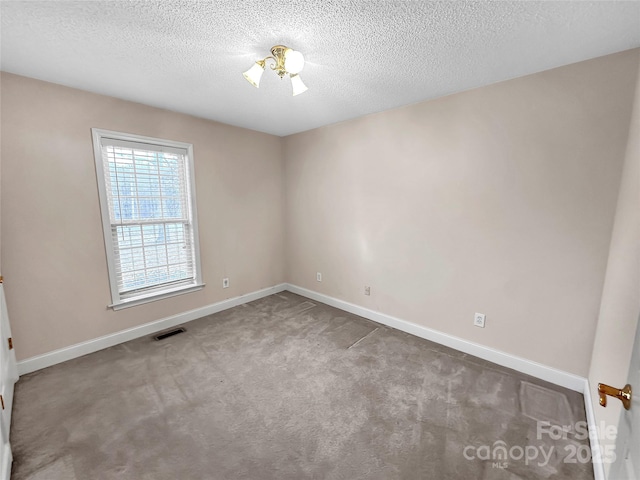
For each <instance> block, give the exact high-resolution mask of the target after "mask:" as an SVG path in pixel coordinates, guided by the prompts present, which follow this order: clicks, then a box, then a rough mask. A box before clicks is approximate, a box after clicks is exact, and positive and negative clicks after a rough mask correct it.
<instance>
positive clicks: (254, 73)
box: [242, 62, 264, 88]
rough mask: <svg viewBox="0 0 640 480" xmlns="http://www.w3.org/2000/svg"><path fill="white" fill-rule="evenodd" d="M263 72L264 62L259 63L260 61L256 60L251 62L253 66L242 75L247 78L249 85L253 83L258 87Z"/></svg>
mask: <svg viewBox="0 0 640 480" xmlns="http://www.w3.org/2000/svg"><path fill="white" fill-rule="evenodd" d="M263 73H264V64H262V65H260V63H258V62H256V63H254V64H253V66H252V67H251V68H250V69H249V70H247V71H246V72H244V73H243V74H242V75H244V78H246V79H247V82H249V83H250V84H251V85H253V86H254V87H256V88H259V87H260V78H262V74H263Z"/></svg>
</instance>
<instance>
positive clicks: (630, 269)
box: [589, 72, 640, 469]
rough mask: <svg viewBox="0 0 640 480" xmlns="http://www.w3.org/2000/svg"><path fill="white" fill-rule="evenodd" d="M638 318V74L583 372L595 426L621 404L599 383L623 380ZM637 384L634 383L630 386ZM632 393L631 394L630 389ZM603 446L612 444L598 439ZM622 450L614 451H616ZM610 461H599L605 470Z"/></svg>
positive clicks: (613, 419)
mask: <svg viewBox="0 0 640 480" xmlns="http://www.w3.org/2000/svg"><path fill="white" fill-rule="evenodd" d="M639 317H640V72H639V76H638V83H637V86H636V95H635V102H634V109H633V117H632V120H631V127H630V129H629V141H628V145H627V152H626V157H625V163H624V170H623V176H622V181H621V184H620V193H619V196H618V207H617V209H616V216H615V223H614V227H613V234H612V236H611V246H610V249H609V262H608V264H607V273H606V278H605V282H604V289H603V293H602V303H601V305H600V315H599V319H598V326H597V329H596V336H595V341H594V345H593V356H592V359H591V368H590V370H589V383H590V386H591V397H592V400H593V404H594V405H595V407H594V408H595V415H596V420H597V422H598V424H600V422H605V423H606V424H607V425H616V426H617V425H618V419H619V418H620V413H621V411H622V403H621V402H618V401H617V400H611V401H609V402H608V404H607V408H602V407H600V406H599V405H598V395H597V385H598V383H599V382H602V383H607V384H609V385H613V386H616V387H622V386H624V385H625V384H626V383H627V376H628V373H629V362H630V360H631V353H632V349H633V341H634V335H633V333H634V332H635V331H636V328H637V325H638V318H639ZM637 387H638V386H636V385H634V388H637ZM634 395H635V392H634ZM601 442H602V443H603V444H607V443H612V439H610V438H601ZM622 453H623V452H622V451H620V450H618V451H617V454H618V455H621V454H622ZM609 466H610V464H608V463H607V464H605V467H606V468H607V469H608V468H609Z"/></svg>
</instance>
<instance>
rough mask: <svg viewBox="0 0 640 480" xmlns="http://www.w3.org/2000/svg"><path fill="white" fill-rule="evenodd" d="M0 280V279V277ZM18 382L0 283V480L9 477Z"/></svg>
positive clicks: (5, 305) (9, 328)
mask: <svg viewBox="0 0 640 480" xmlns="http://www.w3.org/2000/svg"><path fill="white" fill-rule="evenodd" d="M0 278H1V277H0ZM17 381H18V369H17V366H16V354H15V350H14V349H13V343H12V340H11V326H10V325H9V316H8V314H7V304H6V303H5V298H4V287H3V285H2V283H0V395H1V396H2V397H1V398H0V408H1V410H0V480H8V479H9V477H10V476H11V461H12V455H11V444H10V443H9V433H10V430H11V410H12V406H13V386H14V384H15V382H17Z"/></svg>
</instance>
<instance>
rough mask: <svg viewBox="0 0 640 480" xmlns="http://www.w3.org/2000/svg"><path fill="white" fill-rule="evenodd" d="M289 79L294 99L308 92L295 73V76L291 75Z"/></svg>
mask: <svg viewBox="0 0 640 480" xmlns="http://www.w3.org/2000/svg"><path fill="white" fill-rule="evenodd" d="M290 77H291V87H292V88H293V96H294V97H295V96H296V95H300V94H301V93H304V92H306V91H307V90H308V89H307V86H306V85H305V84H304V83H303V82H302V79H301V78H300V75H298V74H297V73H296V74H291V75H290Z"/></svg>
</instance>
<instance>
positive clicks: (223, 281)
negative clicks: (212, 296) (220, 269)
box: [222, 278, 229, 288]
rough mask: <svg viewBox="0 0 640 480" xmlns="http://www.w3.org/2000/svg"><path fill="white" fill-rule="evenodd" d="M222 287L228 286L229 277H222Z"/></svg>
mask: <svg viewBox="0 0 640 480" xmlns="http://www.w3.org/2000/svg"><path fill="white" fill-rule="evenodd" d="M222 288H229V279H228V278H223V279H222Z"/></svg>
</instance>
